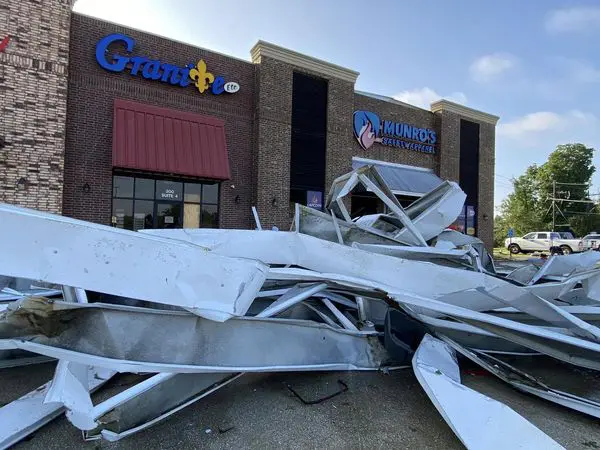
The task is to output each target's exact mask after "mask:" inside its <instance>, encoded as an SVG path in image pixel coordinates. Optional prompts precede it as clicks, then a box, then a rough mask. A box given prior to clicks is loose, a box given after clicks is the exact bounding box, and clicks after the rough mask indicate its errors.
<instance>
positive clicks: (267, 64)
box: [256, 57, 294, 230]
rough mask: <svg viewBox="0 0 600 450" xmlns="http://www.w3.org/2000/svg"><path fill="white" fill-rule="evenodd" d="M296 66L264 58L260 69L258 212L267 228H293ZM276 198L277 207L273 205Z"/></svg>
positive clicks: (258, 103) (257, 115)
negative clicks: (292, 190)
mask: <svg viewBox="0 0 600 450" xmlns="http://www.w3.org/2000/svg"><path fill="white" fill-rule="evenodd" d="M293 74H294V71H293V67H292V66H290V65H289V64H285V63H282V62H280V61H277V60H274V59H271V58H267V57H263V58H262V60H261V63H260V66H259V70H258V79H257V85H258V101H257V114H256V117H257V122H258V125H257V129H258V148H257V162H256V164H257V178H256V181H257V185H256V209H257V210H258V215H259V217H260V220H261V224H262V226H263V227H266V228H267V227H268V228H270V227H271V226H273V225H276V226H278V227H279V228H280V229H282V230H284V229H289V227H290V206H289V202H290V158H291V139H292V137H291V136H292V84H293ZM273 199H276V204H275V205H274V204H273Z"/></svg>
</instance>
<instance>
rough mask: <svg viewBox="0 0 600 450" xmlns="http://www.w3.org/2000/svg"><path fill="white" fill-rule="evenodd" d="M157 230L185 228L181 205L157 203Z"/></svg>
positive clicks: (176, 203)
mask: <svg viewBox="0 0 600 450" xmlns="http://www.w3.org/2000/svg"><path fill="white" fill-rule="evenodd" d="M155 228H183V217H182V214H181V203H179V202H156V224H155Z"/></svg>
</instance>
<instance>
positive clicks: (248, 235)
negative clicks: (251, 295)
mask: <svg viewBox="0 0 600 450" xmlns="http://www.w3.org/2000/svg"><path fill="white" fill-rule="evenodd" d="M144 233H148V234H155V235H158V236H162V237H166V238H172V239H174V240H183V241H186V242H193V243H195V244H197V245H200V246H203V247H206V248H209V249H210V250H212V251H213V252H215V253H217V254H220V255H224V256H234V255H235V256H238V257H242V258H250V259H256V260H258V261H261V262H263V263H265V264H277V265H292V266H298V267H303V268H306V269H310V270H312V271H315V272H322V273H327V274H335V275H333V276H334V277H335V276H336V275H338V276H350V277H355V278H360V279H363V280H364V279H366V280H369V281H371V282H375V283H378V284H380V285H385V286H388V287H389V289H386V290H388V291H389V290H394V289H399V290H403V291H404V290H406V291H411V292H415V293H418V294H419V295H423V296H425V297H428V298H436V299H441V298H442V297H443V301H445V302H448V303H452V304H458V305H464V306H465V307H467V308H472V309H475V310H486V309H493V308H498V307H501V306H506V305H509V306H512V305H511V304H510V303H507V302H506V298H510V299H511V301H517V300H519V299H522V301H523V303H525V304H527V300H529V299H531V298H532V297H535V296H534V295H533V294H531V293H529V292H527V291H526V290H524V289H523V288H521V287H519V286H515V285H513V284H512V283H509V282H507V281H506V280H503V279H501V278H498V277H494V276H491V275H488V274H486V273H481V272H474V271H469V270H459V269H455V268H451V267H444V266H440V265H436V264H433V263H430V262H422V261H411V260H404V259H400V258H396V257H393V256H387V255H380V254H376V253H372V252H368V251H364V250H359V249H357V248H352V247H350V246H345V245H339V244H335V243H332V242H328V241H324V240H322V239H317V238H314V237H312V236H308V235H304V234H302V233H290V232H283V231H280V232H277V233H273V232H270V231H262V232H260V231H245V230H208V229H181V230H144ZM274 270H277V269H271V270H270V274H272V273H274ZM423 280H428V282H427V283H424V282H423ZM322 281H324V282H327V280H325V279H324V280H322ZM477 288H481V290H479V291H478V290H476V289H477ZM499 288H502V292H503V295H504V297H505V298H503V301H502V302H501V301H499V300H498V298H495V297H493V296H491V295H488V294H487V292H486V291H492V290H494V289H499ZM467 291H469V292H467Z"/></svg>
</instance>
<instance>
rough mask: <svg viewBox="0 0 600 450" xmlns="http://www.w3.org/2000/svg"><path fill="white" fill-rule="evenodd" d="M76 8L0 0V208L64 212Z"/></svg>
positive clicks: (66, 0)
mask: <svg viewBox="0 0 600 450" xmlns="http://www.w3.org/2000/svg"><path fill="white" fill-rule="evenodd" d="M72 4H73V1H72V0H44V1H43V2H40V1H33V0H8V3H7V2H5V1H4V2H0V41H2V40H3V39H4V38H6V37H8V39H9V41H8V46H7V47H6V48H5V49H4V50H3V51H2V52H1V53H0V114H1V117H0V202H7V203H13V204H19V205H23V206H26V207H29V208H35V209H40V210H44V211H50V212H55V213H60V212H61V211H62V195H63V172H64V151H65V127H66V112H67V75H68V74H67V66H68V62H69V30H70V17H71V7H72Z"/></svg>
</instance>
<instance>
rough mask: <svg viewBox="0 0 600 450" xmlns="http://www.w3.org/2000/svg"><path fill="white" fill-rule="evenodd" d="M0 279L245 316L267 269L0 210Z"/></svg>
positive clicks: (210, 314) (136, 236) (146, 238)
mask: <svg viewBox="0 0 600 450" xmlns="http://www.w3.org/2000/svg"><path fill="white" fill-rule="evenodd" d="M0 243H1V247H2V251H3V252H5V254H7V255H11V257H10V258H0V273H1V274H4V275H11V276H18V277H23V278H29V279H35V280H43V281H47V282H51V283H57V284H63V285H68V286H73V287H78V288H84V289H89V290H93V291H98V292H105V293H109V294H113V295H118V296H123V297H130V298H135V299H140V300H150V301H153V302H157V303H164V304H168V305H176V306H180V307H185V308H187V309H189V310H190V311H192V312H194V313H195V314H198V315H200V316H203V317H206V318H209V319H212V320H217V321H223V320H226V319H228V318H230V317H231V316H234V315H237V316H241V315H244V314H245V312H246V311H247V309H248V307H249V306H250V304H251V303H252V301H253V300H254V297H255V295H256V293H257V292H258V291H259V290H260V287H261V286H262V284H263V282H264V280H265V274H266V270H267V268H266V267H265V266H264V265H263V264H261V263H260V262H258V261H248V260H241V259H235V258H228V257H223V256H219V255H217V254H215V253H214V252H213V253H211V252H208V251H206V250H205V249H202V248H198V247H197V246H193V245H189V244H187V243H185V242H177V241H174V240H166V239H162V238H160V237H158V236H152V235H149V234H142V233H136V232H132V231H127V230H121V229H117V228H112V227H107V226H103V225H98V224H92V223H89V222H84V221H80V220H75V219H70V218H67V217H63V216H56V215H52V214H48V213H40V212H38V211H33V210H27V209H24V208H17V207H14V206H9V205H5V204H0Z"/></svg>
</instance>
